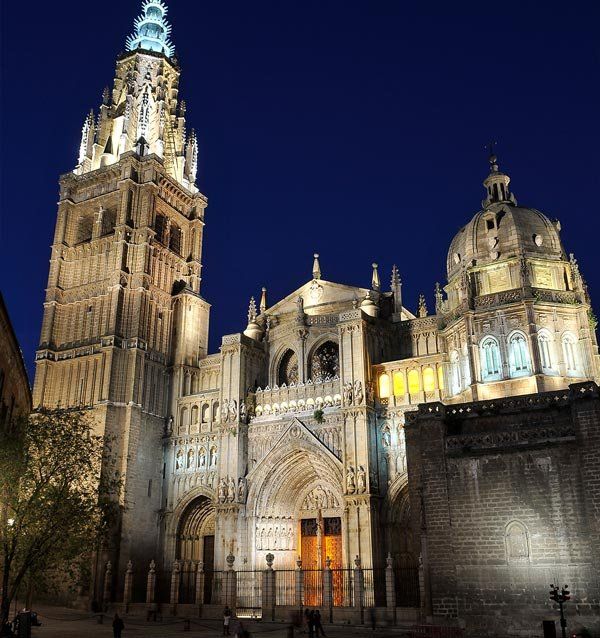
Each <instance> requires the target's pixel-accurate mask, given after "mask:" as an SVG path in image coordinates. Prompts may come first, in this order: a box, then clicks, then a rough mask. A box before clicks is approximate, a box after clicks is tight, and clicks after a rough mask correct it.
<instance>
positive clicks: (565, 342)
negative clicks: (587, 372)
mask: <svg viewBox="0 0 600 638" xmlns="http://www.w3.org/2000/svg"><path fill="white" fill-rule="evenodd" d="M562 349H563V357H564V359H565V368H566V371H567V376H568V377H576V376H578V363H579V357H578V356H577V355H578V352H577V340H576V339H575V337H574V336H573V335H572V334H571V333H570V332H567V333H565V334H564V335H563V338H562Z"/></svg>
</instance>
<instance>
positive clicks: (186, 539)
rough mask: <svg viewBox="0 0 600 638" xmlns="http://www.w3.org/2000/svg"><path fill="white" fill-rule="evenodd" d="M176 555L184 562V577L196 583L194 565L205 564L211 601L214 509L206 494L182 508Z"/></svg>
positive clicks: (205, 585)
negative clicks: (194, 580)
mask: <svg viewBox="0 0 600 638" xmlns="http://www.w3.org/2000/svg"><path fill="white" fill-rule="evenodd" d="M175 558H177V559H178V560H180V561H182V563H183V570H182V578H183V579H186V578H189V580H190V582H193V575H194V572H195V565H196V564H197V563H199V562H202V563H203V567H204V574H205V576H204V600H205V601H210V596H211V592H212V585H213V571H214V562H215V509H214V507H213V504H212V501H211V500H210V499H209V498H208V497H207V496H198V497H197V498H195V499H194V500H193V501H192V502H191V503H190V504H189V505H188V506H187V507H186V508H185V510H184V511H183V513H182V515H181V518H180V520H179V524H178V527H177V542H176V545H175Z"/></svg>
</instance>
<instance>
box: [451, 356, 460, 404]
mask: <svg viewBox="0 0 600 638" xmlns="http://www.w3.org/2000/svg"><path fill="white" fill-rule="evenodd" d="M461 390H462V383H461V378H460V357H459V356H458V351H457V350H453V351H452V352H451V353H450V392H451V393H452V395H455V394H460V392H461Z"/></svg>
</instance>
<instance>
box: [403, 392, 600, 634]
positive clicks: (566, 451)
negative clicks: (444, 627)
mask: <svg viewBox="0 0 600 638" xmlns="http://www.w3.org/2000/svg"><path fill="white" fill-rule="evenodd" d="M406 417H407V423H406V428H405V431H406V443H407V457H408V473H409V493H410V506H411V517H412V520H411V525H412V528H413V534H414V537H415V538H419V536H420V548H417V549H420V551H421V555H422V559H423V568H424V569H423V572H424V583H425V587H424V589H425V596H424V600H423V609H422V612H423V614H424V615H425V616H427V617H428V618H429V619H431V620H433V621H434V622H439V623H441V624H455V623H456V624H461V625H463V626H465V627H466V628H467V631H468V633H470V634H476V635H485V634H487V635H540V633H541V623H542V620H545V619H549V620H550V619H552V620H557V619H558V612H557V611H556V610H555V609H554V608H553V606H552V605H551V601H550V600H549V596H548V592H549V585H550V583H557V584H559V585H563V584H568V585H569V586H570V590H571V592H572V594H573V596H572V601H571V602H569V603H568V604H567V612H568V628H569V631H570V632H573V631H574V630H576V629H580V628H581V627H587V628H589V629H592V630H595V631H596V632H598V631H600V583H599V579H598V574H599V573H600V389H599V388H598V386H597V385H596V384H595V383H593V382H587V383H579V384H574V385H571V386H570V388H569V390H564V391H559V392H549V393H543V394H535V395H527V396H522V397H513V398H508V399H500V400H495V401H488V402H477V403H466V404H461V405H453V406H444V405H442V404H441V403H436V404H424V405H421V406H420V407H419V410H418V412H415V413H412V414H410V413H409V414H407V415H406ZM417 543H418V541H417Z"/></svg>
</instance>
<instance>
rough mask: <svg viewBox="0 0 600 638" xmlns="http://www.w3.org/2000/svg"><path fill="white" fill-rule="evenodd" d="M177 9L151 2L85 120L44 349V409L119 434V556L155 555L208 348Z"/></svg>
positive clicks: (37, 392) (56, 246) (40, 382)
mask: <svg viewBox="0 0 600 638" xmlns="http://www.w3.org/2000/svg"><path fill="white" fill-rule="evenodd" d="M166 12H167V9H166V6H165V5H164V4H163V1H162V0H145V2H144V3H143V7H142V14H141V15H140V16H139V17H138V18H137V19H136V21H135V25H134V33H133V34H132V35H131V36H130V37H129V38H128V40H127V45H126V49H127V50H126V52H125V53H123V54H122V55H120V56H119V57H118V59H117V64H116V72H115V78H114V83H113V88H112V90H109V89H108V88H107V89H105V90H104V93H103V99H102V104H101V105H100V109H99V113H98V115H97V116H95V114H94V113H93V112H91V113H90V114H89V115H88V117H87V118H86V119H85V122H84V124H83V131H82V137H81V146H80V150H79V159H78V163H77V166H76V167H75V169H74V170H73V171H72V172H71V173H68V174H66V175H63V176H62V177H61V178H60V200H59V204H58V217H57V222H56V230H55V235H54V242H53V245H52V255H51V259H50V274H49V276H48V288H47V291H46V300H45V303H44V318H43V324H42V333H41V339H40V346H39V350H38V352H37V370H36V378H35V386H34V403H35V405H36V406H46V407H58V406H60V407H75V406H78V407H87V408H90V409H91V410H92V413H93V416H94V419H95V422H96V424H97V431H98V433H99V434H105V435H107V436H109V437H111V438H113V439H114V443H113V444H112V447H113V451H114V452H116V453H117V455H118V458H119V463H120V468H119V469H120V471H121V475H122V477H123V480H124V487H123V492H122V494H121V504H122V506H123V510H122V512H123V513H122V520H121V523H120V530H119V532H118V534H117V538H116V542H115V545H114V547H113V548H112V560H113V561H116V562H117V563H118V561H119V556H120V557H122V559H121V560H122V562H123V561H126V560H127V559H129V558H131V559H132V560H134V561H135V560H136V557H139V558H141V557H144V560H145V559H146V557H148V556H153V555H155V552H156V549H157V545H158V527H157V525H158V523H157V521H158V516H157V513H158V512H159V510H160V509H161V507H162V506H163V503H162V496H161V484H162V475H163V461H162V437H163V434H164V432H165V430H166V429H168V428H169V424H170V422H171V415H172V414H173V413H174V405H175V401H176V398H177V395H178V394H180V392H181V389H182V388H183V385H184V383H185V379H186V378H189V374H190V371H191V369H194V368H196V367H197V366H198V365H199V361H200V359H202V358H203V357H205V356H206V347H207V335H208V320H209V304H208V303H207V302H206V301H204V300H203V299H202V297H201V296H200V279H201V277H200V272H201V253H202V237H203V227H204V209H205V208H206V205H207V200H206V197H204V195H202V194H201V193H200V192H199V191H198V188H197V187H196V184H195V181H196V166H197V158H198V147H197V141H196V137H195V134H194V132H193V131H192V132H191V134H190V135H187V134H186V129H185V117H184V116H185V104H184V102H183V101H180V100H179V75H180V70H179V65H178V62H177V59H176V57H175V55H174V51H173V46H172V44H171V42H170V40H169V33H170V30H171V27H170V25H169V24H168V23H167V21H166V19H165V15H166ZM115 448H116V449H115ZM114 564H115V563H114V562H113V565H114ZM122 569H123V565H120V566H119V570H115V572H117V573H118V571H120V570H122Z"/></svg>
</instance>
